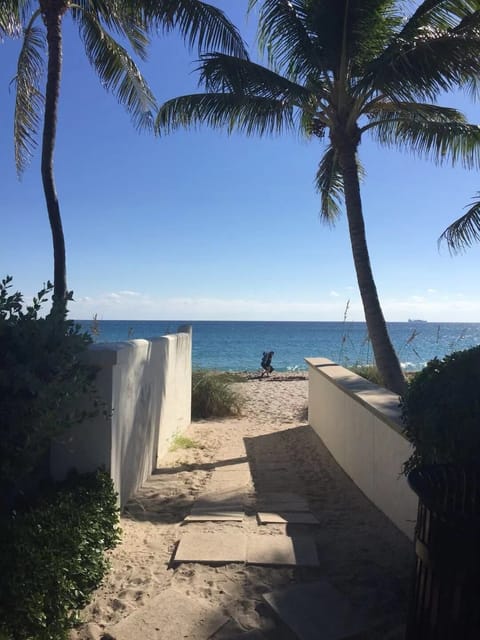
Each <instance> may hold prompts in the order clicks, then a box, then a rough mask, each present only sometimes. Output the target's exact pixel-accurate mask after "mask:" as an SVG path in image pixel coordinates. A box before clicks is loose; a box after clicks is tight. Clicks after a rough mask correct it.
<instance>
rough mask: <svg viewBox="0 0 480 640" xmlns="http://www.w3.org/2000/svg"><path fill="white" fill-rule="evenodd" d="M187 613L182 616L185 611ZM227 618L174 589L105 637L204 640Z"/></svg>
mask: <svg viewBox="0 0 480 640" xmlns="http://www.w3.org/2000/svg"><path fill="white" fill-rule="evenodd" d="M187 610H188V612H189V615H188V616H185V615H184V613H185V611H187ZM228 621H229V619H228V618H227V617H226V616H224V615H223V614H221V613H219V612H218V609H216V608H215V607H212V606H210V605H207V604H204V603H200V602H199V601H198V600H194V599H192V598H189V597H187V596H185V595H184V594H182V593H180V592H179V591H177V590H175V589H166V590H165V591H162V593H160V594H159V595H158V596H156V597H155V598H152V600H151V601H150V602H149V603H148V604H147V605H145V606H144V607H142V608H141V609H139V610H138V611H136V612H135V613H132V614H131V615H130V616H128V618H125V619H124V620H122V621H121V622H119V623H117V624H115V625H112V626H110V627H107V628H106V629H105V634H104V637H105V638H115V640H133V639H135V638H139V639H140V638H148V640H165V639H166V638H172V639H173V638H182V639H183V640H185V639H189V640H208V639H209V638H211V637H212V636H213V635H214V634H215V633H216V632H217V631H218V630H219V629H221V628H222V627H223V626H225V625H226V624H227V623H228Z"/></svg>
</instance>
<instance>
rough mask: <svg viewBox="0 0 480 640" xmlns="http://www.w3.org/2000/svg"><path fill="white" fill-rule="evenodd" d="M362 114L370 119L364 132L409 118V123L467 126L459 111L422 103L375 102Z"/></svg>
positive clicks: (370, 103)
mask: <svg viewBox="0 0 480 640" xmlns="http://www.w3.org/2000/svg"><path fill="white" fill-rule="evenodd" d="M362 113H363V114H365V115H366V116H367V118H368V119H369V123H368V124H367V125H365V126H364V127H362V129H361V131H362V132H363V131H367V129H371V128H372V127H376V126H377V125H381V124H382V123H383V122H385V121H387V120H390V121H395V120H401V119H405V118H407V119H408V121H411V120H419V121H425V122H427V121H428V122H432V121H434V122H456V123H461V124H467V120H466V118H465V116H464V114H463V113H461V112H460V111H458V109H454V108H453V107H442V106H441V105H436V104H429V103H421V102H402V101H400V100H399V101H396V102H391V101H389V100H386V99H382V100H373V101H370V102H369V103H367V104H366V105H365V107H364V109H363V110H362Z"/></svg>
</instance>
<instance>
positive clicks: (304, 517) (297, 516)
mask: <svg viewBox="0 0 480 640" xmlns="http://www.w3.org/2000/svg"><path fill="white" fill-rule="evenodd" d="M257 518H258V522H259V523H260V524H319V522H318V519H317V518H316V517H315V516H314V515H313V513H311V512H310V511H283V510H282V509H279V510H278V511H274V512H268V511H259V512H258V513H257Z"/></svg>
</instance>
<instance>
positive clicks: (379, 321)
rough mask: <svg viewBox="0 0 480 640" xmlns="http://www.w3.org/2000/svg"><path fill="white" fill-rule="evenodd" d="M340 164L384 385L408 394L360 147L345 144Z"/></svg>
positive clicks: (356, 261)
mask: <svg viewBox="0 0 480 640" xmlns="http://www.w3.org/2000/svg"><path fill="white" fill-rule="evenodd" d="M340 163H341V167H342V173H343V183H344V193H345V205H346V210H347V219H348V228H349V231H350V242H351V245H352V253H353V261H354V264H355V271H356V273H357V281H358V287H359V289H360V295H361V297H362V303H363V308H364V311H365V320H366V322H367V328H368V335H369V336H370V340H371V343H372V348H373V353H374V355H375V361H376V364H377V367H378V370H379V372H380V375H381V376H382V379H383V383H384V385H385V386H386V387H387V388H388V389H390V390H391V391H394V392H395V393H398V394H400V395H402V394H403V392H404V391H405V378H404V376H403V373H402V369H401V367H400V363H399V361H398V357H397V354H396V353H395V350H394V348H393V346H392V343H391V341H390V337H389V335H388V331H387V325H386V323H385V318H384V317H383V312H382V308H381V306H380V301H379V299H378V293H377V287H376V285H375V280H374V279H373V273H372V267H371V265H370V257H369V255H368V247H367V239H366V236H365V223H364V220H363V213H362V201H361V198H360V183H359V180H358V169H357V163H356V145H355V144H354V143H351V144H345V145H342V149H341V150H340Z"/></svg>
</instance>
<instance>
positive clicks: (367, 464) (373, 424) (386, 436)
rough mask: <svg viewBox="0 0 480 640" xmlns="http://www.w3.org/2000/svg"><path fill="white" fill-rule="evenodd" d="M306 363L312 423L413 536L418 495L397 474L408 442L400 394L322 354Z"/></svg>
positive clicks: (361, 483) (351, 472)
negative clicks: (402, 416) (400, 405)
mask: <svg viewBox="0 0 480 640" xmlns="http://www.w3.org/2000/svg"><path fill="white" fill-rule="evenodd" d="M306 362H307V364H308V369H309V385H308V387H309V388H308V418H309V422H310V425H311V426H312V427H313V429H314V430H315V431H316V433H317V434H318V435H319V436H320V438H321V439H322V440H323V442H324V443H325V445H326V447H327V448H328V449H329V451H330V452H331V454H332V455H333V457H334V458H335V460H336V461H337V462H338V463H339V464H340V466H341V467H342V468H343V469H344V471H345V472H346V473H347V474H348V475H349V476H350V477H351V478H352V480H353V481H354V482H355V484H356V485H357V486H358V487H359V488H360V489H361V490H362V491H363V493H364V494H365V495H366V496H367V497H368V498H369V499H370V500H371V501H372V502H373V503H374V504H375V505H376V506H377V507H378V508H379V509H381V510H382V511H383V512H384V513H385V514H386V515H387V516H388V518H390V520H391V521H392V522H393V523H394V524H395V525H396V526H397V527H398V528H399V529H401V530H402V531H403V532H404V533H405V534H406V535H408V536H409V537H410V538H411V539H413V534H414V527H415V521H416V516H417V498H416V496H415V494H414V493H413V491H412V490H411V489H410V488H409V486H408V483H407V480H406V478H405V477H404V476H401V475H400V473H401V469H402V464H403V463H404V462H405V461H406V460H407V459H408V458H409V457H410V454H411V445H410V443H409V442H408V441H407V440H406V439H405V437H404V436H403V435H402V423H401V419H400V409H399V402H398V396H397V395H396V394H394V393H392V392H390V391H388V390H387V389H383V388H381V387H378V386H377V385H375V384H373V383H372V382H369V381H367V380H364V378H361V377H360V376H357V375H356V374H354V373H352V372H351V371H348V370H347V369H345V368H343V367H341V366H339V365H337V364H335V363H334V362H331V361H330V360H327V359H325V358H308V359H306Z"/></svg>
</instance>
